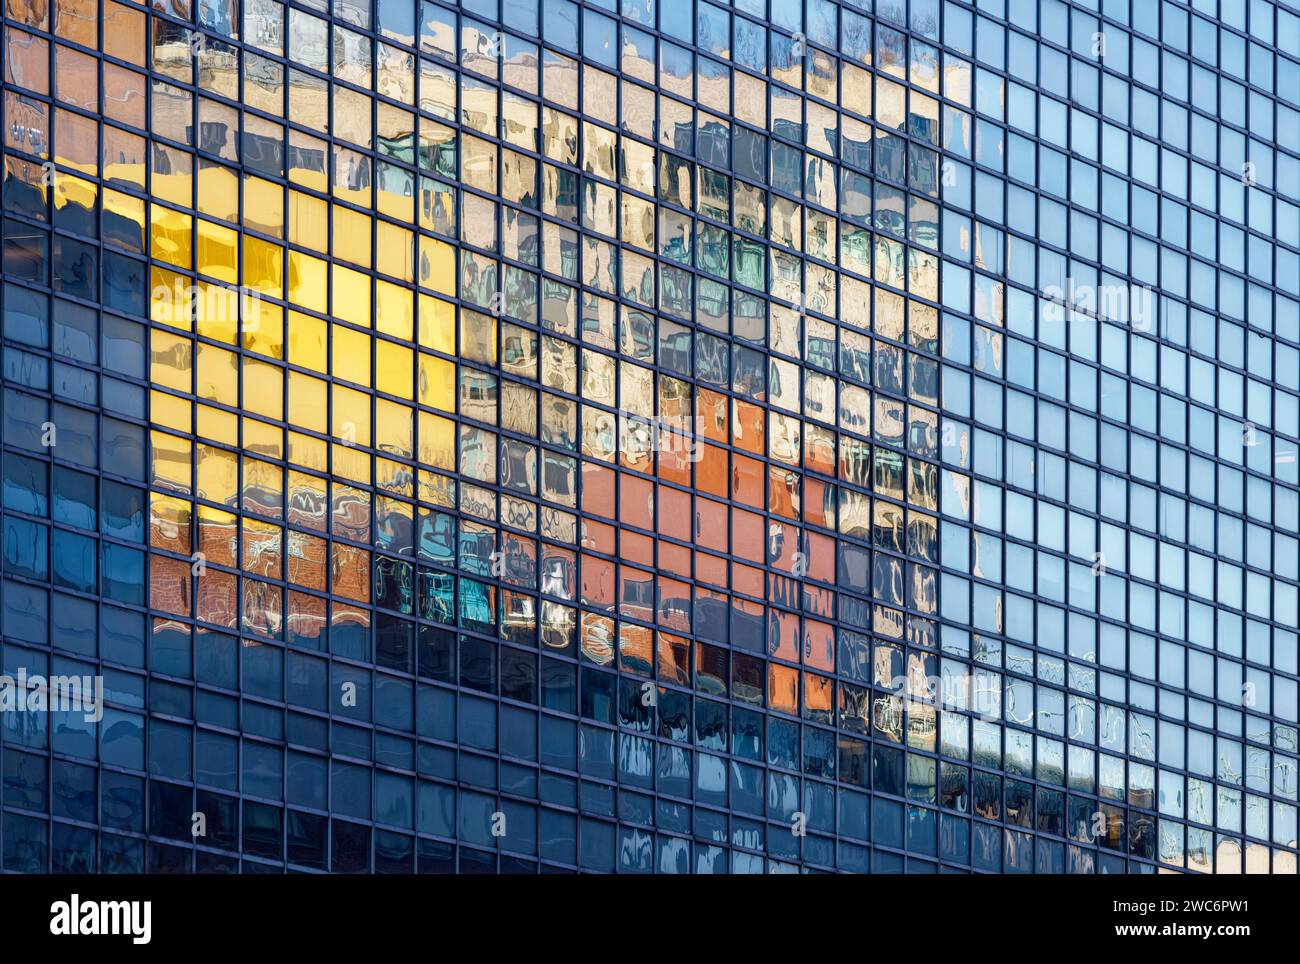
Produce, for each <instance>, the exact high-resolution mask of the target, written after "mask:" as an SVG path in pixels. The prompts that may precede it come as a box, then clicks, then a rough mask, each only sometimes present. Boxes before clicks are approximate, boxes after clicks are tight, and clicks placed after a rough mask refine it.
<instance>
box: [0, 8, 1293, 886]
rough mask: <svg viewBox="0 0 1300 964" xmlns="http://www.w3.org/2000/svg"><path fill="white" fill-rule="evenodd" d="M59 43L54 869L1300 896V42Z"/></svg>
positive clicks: (1260, 18)
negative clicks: (1185, 879)
mask: <svg viewBox="0 0 1300 964" xmlns="http://www.w3.org/2000/svg"><path fill="white" fill-rule="evenodd" d="M3 12H4V23H3V32H2V34H0V45H2V46H3V59H4V75H3V103H2V104H0V121H2V124H0V126H2V127H3V134H2V135H0V136H2V137H3V152H4V171H3V223H2V225H0V242H2V244H3V275H4V278H3V292H2V295H0V298H2V300H0V307H2V308H3V317H4V321H3V338H4V369H3V378H4V385H3V403H2V404H3V421H2V424H0V430H2V440H3V465H2V475H3V479H2V485H3V506H2V508H3V523H2V529H3V587H2V591H0V607H2V614H0V615H2V623H0V628H2V630H3V642H2V644H0V664H2V671H3V674H5V678H6V679H8V678H10V677H13V678H19V679H21V678H23V677H27V678H35V677H44V678H53V677H58V676H64V675H67V676H91V677H102V681H103V698H104V705H103V711H102V719H88V718H86V716H87V715H86V714H83V713H81V712H79V711H58V712H32V711H20V710H19V709H18V708H16V707H12V706H0V724H2V727H3V729H2V735H3V744H2V747H0V767H2V768H3V773H4V780H3V801H2V803H3V815H2V816H0V837H2V838H3V868H4V869H5V870H14V871H44V870H47V869H50V870H55V871H60V870H64V871H67V870H88V871H149V872H156V871H167V872H171V871H180V872H189V871H222V870H242V871H243V872H275V871H277V870H282V869H284V868H285V867H288V868H290V869H295V870H330V871H336V872H358V871H360V872H368V871H374V872H410V871H415V870H419V871H422V872H423V871H430V870H432V871H446V870H459V871H461V872H498V871H500V872H533V871H536V870H539V869H541V870H564V869H584V870H596V871H618V872H649V871H655V872H769V871H798V870H801V869H824V870H841V871H868V870H870V871H873V872H890V871H900V870H908V871H912V872H925V871H936V870H939V869H945V870H952V869H967V870H976V871H1004V872H1070V873H1094V872H1115V871H1119V872H1125V871H1128V872H1145V871H1154V870H1156V869H1174V868H1182V869H1186V870H1190V871H1196V872H1211V871H1214V872H1252V873H1268V872H1278V873H1295V872H1296V870H1297V784H1298V779H1297V777H1298V775H1297V754H1298V753H1300V745H1298V739H1297V724H1298V721H1300V716H1298V705H1297V703H1298V698H1297V679H1298V676H1297V674H1298V672H1300V667H1298V666H1297V659H1298V657H1297V606H1298V604H1297V592H1298V591H1297V576H1298V572H1297V567H1298V565H1300V563H1298V555H1297V546H1298V542H1297V529H1298V528H1300V490H1298V488H1297V483H1298V481H1300V479H1298V470H1300V462H1298V460H1297V441H1296V440H1297V437H1298V436H1300V206H1298V202H1297V197H1296V195H1297V190H1296V188H1297V185H1300V11H1298V10H1297V9H1296V8H1294V7H1292V6H1291V5H1289V4H1287V3H1279V2H1271V0H1249V2H1237V0H1232V2H1226V0H1225V2H1224V3H1222V5H1221V6H1220V4H1218V3H1217V2H1216V0H1192V2H1191V3H1190V5H1188V4H1181V3H1177V2H1173V0H1160V2H1156V0H1152V2H1146V0H1074V2H1073V3H1072V4H1067V3H1065V2H1062V0H980V2H978V3H974V4H968V3H966V2H962V0H875V3H874V5H873V3H872V0H841V2H839V3H836V2H833V0H770V2H769V0H734V2H732V3H731V4H730V5H728V3H727V2H726V0H717V2H708V0H661V2H655V0H621V2H619V0H585V2H583V3H578V2H574V0H466V2H464V3H462V4H460V5H459V6H454V5H449V4H445V3H438V2H432V0H373V3H372V0H332V4H331V0H286V2H279V0H242V2H239V0H153V2H152V4H151V5H142V4H137V3H135V2H132V0H48V2H47V0H5V3H4V9H3ZM8 692H9V693H10V698H12V697H13V694H14V692H15V690H14V688H13V687H10V688H9V690H8ZM0 696H3V694H0ZM29 702H30V701H29Z"/></svg>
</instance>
